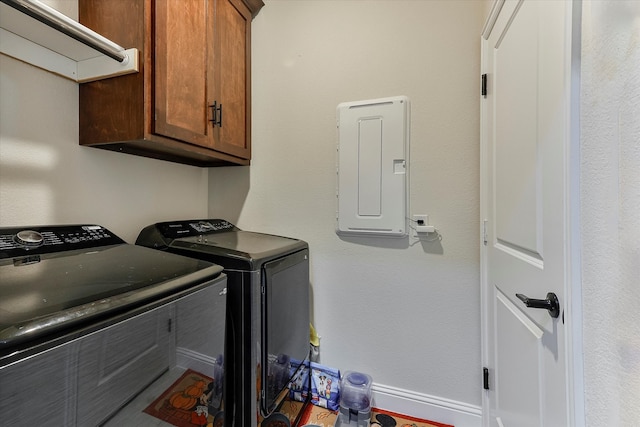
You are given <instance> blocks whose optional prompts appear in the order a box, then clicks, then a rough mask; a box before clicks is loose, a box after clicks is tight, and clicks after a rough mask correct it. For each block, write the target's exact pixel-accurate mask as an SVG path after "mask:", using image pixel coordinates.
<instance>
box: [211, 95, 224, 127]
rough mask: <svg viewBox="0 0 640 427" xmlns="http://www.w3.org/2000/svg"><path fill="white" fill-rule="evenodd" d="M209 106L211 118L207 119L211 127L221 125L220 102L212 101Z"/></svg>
mask: <svg viewBox="0 0 640 427" xmlns="http://www.w3.org/2000/svg"><path fill="white" fill-rule="evenodd" d="M209 108H211V119H210V120H209V121H210V122H211V124H212V125H213V127H216V126H218V127H222V104H220V105H218V102H217V101H213V104H211V105H209Z"/></svg>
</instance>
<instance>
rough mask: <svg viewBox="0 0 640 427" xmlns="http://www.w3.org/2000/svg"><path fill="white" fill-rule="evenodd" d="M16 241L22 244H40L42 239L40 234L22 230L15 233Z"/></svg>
mask: <svg viewBox="0 0 640 427" xmlns="http://www.w3.org/2000/svg"><path fill="white" fill-rule="evenodd" d="M15 241H16V243H18V244H19V245H24V246H33V247H35V246H40V245H41V244H42V242H43V241H44V238H43V237H42V234H40V233H38V232H37V231H33V230H22V231H20V232H18V234H16V237H15Z"/></svg>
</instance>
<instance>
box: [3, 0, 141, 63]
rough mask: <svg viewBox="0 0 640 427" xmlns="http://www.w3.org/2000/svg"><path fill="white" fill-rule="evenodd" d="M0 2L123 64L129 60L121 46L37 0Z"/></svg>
mask: <svg viewBox="0 0 640 427" xmlns="http://www.w3.org/2000/svg"><path fill="white" fill-rule="evenodd" d="M0 2H2V3H5V4H6V5H8V6H11V7H13V8H14V9H16V10H19V11H20V12H22V13H25V14H27V15H29V16H31V17H32V18H34V19H36V20H38V21H40V22H42V23H43V24H45V25H47V26H49V27H51V28H53V29H55V30H57V31H60V32H61V33H63V34H65V35H67V36H69V37H71V38H73V39H75V40H77V41H79V42H80V43H82V44H85V45H87V46H89V47H90V48H92V49H95V50H97V51H98V52H100V53H102V54H104V55H106V56H108V57H110V58H112V59H115V60H116V61H118V62H120V63H123V64H125V63H126V61H128V60H129V57H128V56H127V55H126V53H125V49H124V48H123V47H122V46H119V45H117V44H116V43H114V42H112V41H111V40H108V39H106V38H104V37H103V36H101V35H100V34H98V33H96V32H95V31H93V30H91V29H89V28H87V27H85V26H84V25H82V24H79V23H78V22H76V21H74V20H73V19H71V18H69V17H68V16H66V15H64V14H62V13H60V12H58V11H57V10H55V9H53V8H52V7H50V6H47V5H46V4H44V3H41V2H40V1H38V0H0Z"/></svg>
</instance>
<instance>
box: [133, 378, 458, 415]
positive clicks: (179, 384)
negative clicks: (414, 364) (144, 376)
mask: <svg viewBox="0 0 640 427" xmlns="http://www.w3.org/2000/svg"><path fill="white" fill-rule="evenodd" d="M212 382H213V380H212V379H211V378H209V377H207V376H206V375H203V374H200V373H199V372H196V371H193V370H191V369H188V370H187V371H186V372H184V373H183V374H182V376H181V377H180V378H178V380H176V381H175V382H174V383H173V384H172V385H171V386H170V387H168V388H167V389H166V390H165V391H164V393H162V394H161V395H160V396H159V397H158V398H157V399H155V400H154V401H153V402H152V403H151V404H150V405H149V406H147V408H145V410H144V412H145V413H147V414H149V415H152V416H154V417H156V418H159V419H161V420H163V421H165V422H167V423H169V424H172V425H174V426H178V427H194V426H206V427H219V426H220V425H221V424H222V415H223V413H222V411H219V412H216V413H212V412H214V411H210V410H209V408H208V406H207V402H206V401H203V400H202V399H203V398H204V397H206V396H207V394H208V393H209V392H210V390H211V389H212V385H213V384H212ZM286 403H287V404H288V405H291V408H287V405H286V404H285V405H284V406H283V407H282V408H281V409H280V410H281V411H282V413H283V414H284V415H287V409H290V410H291V413H292V414H294V413H295V414H297V413H299V405H302V403H300V402H294V401H289V402H286ZM287 417H288V418H290V419H291V418H294V417H289V416H288V415H287ZM337 418H338V413H337V411H330V410H328V409H324V408H321V407H318V406H313V405H308V406H307V408H306V409H305V411H304V413H303V414H302V416H301V420H300V422H299V423H298V425H299V426H304V425H311V426H318V427H334V425H335V423H336V419H337ZM291 421H293V420H291ZM369 425H370V426H371V427H454V426H452V425H451V424H442V423H438V422H435V421H429V420H425V419H420V418H416V417H412V416H409V415H403V414H398V413H394V412H390V411H386V410H383V409H378V408H373V409H372V410H371V420H370V424H369Z"/></svg>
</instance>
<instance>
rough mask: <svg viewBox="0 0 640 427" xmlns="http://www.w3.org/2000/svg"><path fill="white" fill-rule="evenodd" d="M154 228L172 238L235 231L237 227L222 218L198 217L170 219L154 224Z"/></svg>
mask: <svg viewBox="0 0 640 427" xmlns="http://www.w3.org/2000/svg"><path fill="white" fill-rule="evenodd" d="M155 227H156V229H157V230H158V231H159V232H160V233H161V234H162V235H163V236H164V237H168V238H172V239H176V238H178V237H185V236H197V235H200V234H210V233H223V232H225V231H237V230H238V228H237V227H236V226H235V225H233V224H231V223H230V222H228V221H225V220H224V219H198V220H189V221H170V222H160V223H157V224H155Z"/></svg>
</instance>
